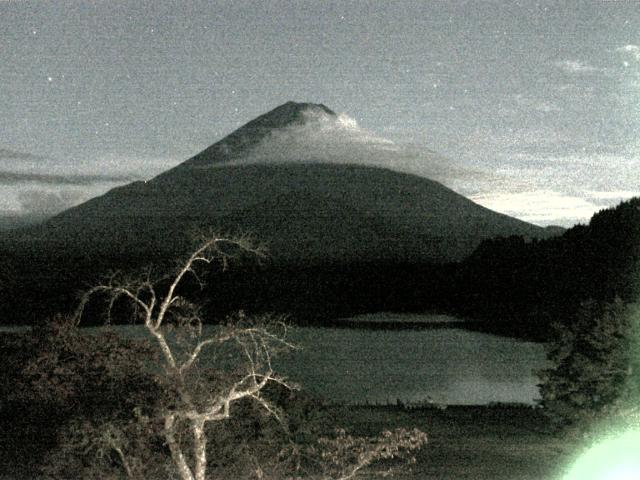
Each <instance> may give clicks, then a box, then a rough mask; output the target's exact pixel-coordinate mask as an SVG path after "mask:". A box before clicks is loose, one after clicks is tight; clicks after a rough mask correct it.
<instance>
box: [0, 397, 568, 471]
mask: <svg viewBox="0 0 640 480" xmlns="http://www.w3.org/2000/svg"><path fill="white" fill-rule="evenodd" d="M328 408H329V409H330V410H329V412H327V413H328V415H327V417H326V418H329V419H331V420H330V422H327V424H326V425H325V426H326V429H327V433H328V432H331V431H332V430H333V429H334V428H337V427H343V428H346V429H347V431H349V432H350V433H354V434H356V435H363V436H375V435H377V434H379V433H380V432H381V431H383V430H385V429H394V428H397V427H405V428H414V427H417V428H419V429H421V430H422V431H424V432H426V433H427V435H428V437H429V443H428V444H427V445H426V447H424V448H423V449H422V450H421V451H419V452H418V454H417V458H416V459H417V463H416V464H415V465H413V466H412V467H411V470H407V471H406V472H404V473H403V474H402V475H401V476H400V477H396V478H402V479H407V480H409V479H415V480H417V479H421V480H436V479H438V480H454V479H455V480H466V479H468V480H471V479H474V480H478V479H482V480H484V479H486V480H546V479H550V480H555V479H558V478H559V474H558V472H560V471H561V469H562V468H563V467H564V466H565V465H568V463H569V461H570V459H571V458H572V457H573V452H575V451H576V447H577V446H576V445H575V444H572V443H570V442H568V441H567V440H566V439H563V438H561V437H559V436H557V435H554V434H552V433H551V432H550V431H549V428H548V424H547V421H546V420H545V418H544V416H543V415H542V412H541V411H540V410H539V409H534V408H529V407H523V406H492V407H469V406H459V407H448V408H446V409H438V408H421V409H412V410H407V409H404V408H402V407H401V406H380V407H375V406H362V407H355V406H348V407H344V406H343V407H338V406H333V407H328ZM14 419H15V417H14ZM16 420H17V421H15V420H14V421H15V423H13V425H12V426H13V427H14V428H16V429H17V430H18V431H13V432H11V428H6V427H7V426H6V425H4V426H5V428H3V431H2V435H1V436H0V452H2V454H0V459H1V462H0V479H5V478H14V479H19V478H25V479H27V478H29V479H31V478H34V472H35V470H34V469H33V468H25V467H26V466H25V465H21V464H20V461H21V460H20V459H21V458H22V459H23V460H24V459H25V457H24V456H23V455H21V454H20V452H21V451H23V452H22V453H24V449H25V448H24V447H27V449H28V445H29V444H30V443H31V442H33V441H34V440H36V441H37V440H38V433H37V432H34V431H31V432H27V431H26V430H24V428H25V427H26V425H24V424H22V425H21V422H20V421H19V419H16ZM2 423H3V424H4V423H5V422H4V421H3V422H2ZM42 433H43V432H41V433H40V435H42ZM39 440H41V441H42V440H43V438H42V437H40V439H39ZM23 442H24V443H26V444H27V445H24V444H23ZM20 444H23V445H20ZM31 447H33V444H32V443H31ZM31 467H33V465H31Z"/></svg>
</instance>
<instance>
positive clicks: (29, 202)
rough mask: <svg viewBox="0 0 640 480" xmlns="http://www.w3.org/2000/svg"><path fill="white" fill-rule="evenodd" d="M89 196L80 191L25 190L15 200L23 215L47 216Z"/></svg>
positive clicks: (78, 202) (76, 203)
mask: <svg viewBox="0 0 640 480" xmlns="http://www.w3.org/2000/svg"><path fill="white" fill-rule="evenodd" d="M88 196H89V194H88V192H86V191H82V190H62V191H58V192H56V191H52V190H40V189H34V190H26V191H22V192H19V193H18V195H17V200H18V202H19V204H20V207H21V212H22V213H23V214H25V215H38V216H40V215H42V216H49V215H54V214H56V213H59V212H61V211H63V210H66V209H67V208H70V207H73V206H75V205H78V204H80V203H82V202H83V201H84V200H86V199H87V197H88Z"/></svg>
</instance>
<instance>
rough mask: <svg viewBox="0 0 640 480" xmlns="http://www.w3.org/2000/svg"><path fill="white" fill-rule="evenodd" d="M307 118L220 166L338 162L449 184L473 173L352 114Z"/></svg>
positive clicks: (310, 115)
mask: <svg viewBox="0 0 640 480" xmlns="http://www.w3.org/2000/svg"><path fill="white" fill-rule="evenodd" d="M304 114H305V117H306V118H305V121H304V122H302V123H300V124H296V125H291V126H288V127H286V128H282V129H277V130H274V131H272V132H271V133H270V134H269V135H268V136H266V137H265V138H264V139H262V140H261V141H260V142H259V143H258V144H257V145H255V146H254V147H253V148H252V150H251V151H250V152H249V153H248V154H247V155H246V156H244V157H243V158H241V159H237V160H234V161H232V162H227V163H224V164H220V165H218V166H219V167H224V166H225V165H238V164H253V163H267V164H269V163H305V162H306V163H312V162H322V163H335V164H355V165H369V166H376V167H382V168H388V169H392V170H396V171H399V172H404V173H412V174H415V175H421V176H425V177H428V178H431V179H434V180H437V181H440V182H443V183H445V184H450V182H451V181H452V179H454V178H457V177H461V176H468V175H473V172H472V171H471V170H470V169H465V168H464V167H463V166H462V165H461V164H458V163H457V162H455V161H452V160H450V159H445V158H443V157H441V156H439V155H437V154H436V153H434V152H431V151H429V150H427V149H425V148H419V147H413V146H408V145H398V144H396V143H394V142H392V141H391V140H388V139H385V138H383V137H380V136H378V135H376V134H374V133H372V132H370V131H368V130H366V129H364V128H361V127H360V126H359V125H358V123H357V121H356V120H355V119H353V118H351V117H349V116H348V115H345V114H340V115H337V116H332V115H328V114H325V113H321V112H316V111H308V112H304Z"/></svg>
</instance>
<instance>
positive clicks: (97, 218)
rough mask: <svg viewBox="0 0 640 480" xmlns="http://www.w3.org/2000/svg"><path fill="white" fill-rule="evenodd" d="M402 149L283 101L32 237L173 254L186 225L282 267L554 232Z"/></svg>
mask: <svg viewBox="0 0 640 480" xmlns="http://www.w3.org/2000/svg"><path fill="white" fill-rule="evenodd" d="M398 152H402V151H401V150H399V149H397V148H396V147H395V146H394V144H393V143H391V142H388V141H386V140H383V139H379V138H377V137H375V136H372V135H371V134H369V133H367V132H366V131H363V130H361V129H359V128H358V127H357V125H355V124H354V123H353V122H350V121H349V119H348V118H347V117H345V116H339V115H336V114H335V113H334V112H332V111H331V110H330V109H329V108H327V107H326V106H324V105H315V104H307V103H294V102H288V103H285V104H283V105H281V106H279V107H277V108H275V109H274V110H272V111H270V112H268V113H266V114H264V115H262V116H260V117H258V118H256V119H255V120H253V121H251V122H249V123H248V124H246V125H245V126H243V127H241V128H239V129H238V130H236V131H235V132H233V133H231V134H230V135H229V136H227V137H225V138H224V139H222V140H221V141H219V142H218V143H216V144H214V145H212V146H211V147H209V148H207V149H205V150H204V151H202V152H201V153H199V154H197V155H196V156H194V157H193V158H191V159H189V160H187V161H185V162H183V163H182V164H180V165H178V166H177V167H175V168H173V169H171V170H168V171H166V172H164V173H162V174H160V175H158V176H157V177H155V178H154V179H152V180H149V181H144V182H142V181H140V182H134V183H131V184H128V185H125V186H122V187H118V188H115V189H113V190H111V191H110V192H108V193H107V194H105V195H103V196H101V197H97V198H93V199H91V200H89V201H87V202H86V203H84V204H82V205H79V206H77V207H74V208H71V209H69V210H67V211H65V212H63V213H61V214H59V215H57V216H55V217H54V218H52V219H51V220H49V221H47V222H45V223H44V224H43V225H42V226H39V227H37V228H34V229H31V230H29V232H28V233H29V236H30V237H31V238H40V239H45V238H46V242H47V243H52V242H53V243H55V244H56V245H57V246H58V247H59V248H61V249H62V250H67V249H71V250H74V249H81V250H82V251H83V252H90V251H102V252H104V251H113V250H117V251H127V252H132V251H141V250H145V249H146V250H152V251H171V250H173V249H174V248H178V245H180V244H181V242H182V241H183V240H184V237H185V236H186V235H187V234H188V232H190V231H192V230H193V229H195V228H205V227H213V228H215V229H217V230H221V231H225V232H232V233H233V232H250V233H252V234H254V235H255V236H256V237H257V238H258V239H260V240H261V241H263V242H265V243H266V244H267V246H268V247H269V249H270V254H271V256H272V258H273V259H274V260H276V261H286V262H332V261H337V262H345V261H376V260H401V261H429V262H443V261H450V260H459V259H461V258H463V257H465V256H466V255H468V254H469V253H471V252H472V251H473V249H474V248H475V247H476V246H477V245H478V244H479V243H480V242H481V241H482V240H483V239H486V238H491V237H495V236H508V235H514V234H518V235H525V236H528V237H543V236H548V235H549V234H550V232H549V231H548V230H545V229H543V228H540V227H537V226H534V225H531V224H527V223H525V222H522V221H520V220H516V219H514V218H511V217H508V216H506V215H502V214H498V213H496V212H493V211H491V210H488V209H486V208H484V207H481V206H479V205H477V204H475V203H473V202H471V201H470V200H468V199H466V198H464V197H463V196H461V195H459V194H457V193H455V192H454V191H452V190H450V189H449V188H447V187H445V186H443V185H442V184H440V183H438V182H436V181H434V180H431V179H427V178H423V177H418V176H416V175H412V174H410V173H403V172H410V171H411V169H412V168H417V167H419V168H420V169H421V171H425V170H427V171H432V172H433V176H434V177H435V178H438V177H443V176H446V175H448V174H450V173H451V170H452V169H451V168H449V166H448V165H447V164H446V162H445V161H444V159H441V158H439V157H437V156H436V155H434V156H433V158H427V160H428V161H429V162H430V164H428V165H425V164H424V163H422V164H420V165H417V164H416V163H415V162H417V161H418V158H417V157H412V156H408V155H406V154H403V153H400V154H398ZM421 161H422V162H424V161H425V158H424V157H422V158H421ZM431 161H432V162H431ZM381 167H385V168H381ZM389 168H394V170H390V169H389Z"/></svg>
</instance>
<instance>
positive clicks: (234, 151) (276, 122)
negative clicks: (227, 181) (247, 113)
mask: <svg viewBox="0 0 640 480" xmlns="http://www.w3.org/2000/svg"><path fill="white" fill-rule="evenodd" d="M322 117H328V118H332V119H337V115H336V114H335V112H333V111H332V110H330V109H329V108H327V107H326V106H324V105H322V104H316V103H297V102H287V103H284V104H282V105H280V106H279V107H276V108H274V109H273V110H271V111H269V112H267V113H265V114H264V115H260V116H259V117H257V118H255V119H254V120H251V121H250V122H249V123H247V124H246V125H243V126H242V127H240V128H239V129H237V130H235V131H234V132H232V133H231V134H229V135H227V136H226V137H225V138H223V139H222V140H220V141H219V142H217V143H214V144H213V145H211V146H210V147H208V148H207V149H205V150H203V151H202V152H200V153H198V154H197V155H195V156H194V157H192V158H190V159H189V160H187V161H186V162H184V163H182V164H181V165H180V166H179V167H184V166H187V167H188V166H203V165H209V164H216V163H220V162H225V161H229V160H234V159H236V158H238V157H240V156H242V155H244V154H246V153H247V152H248V151H249V150H250V149H251V148H253V147H254V146H256V145H257V144H258V143H259V142H260V141H261V140H263V139H264V138H265V137H267V136H268V135H269V134H271V133H272V132H274V131H276V130H280V129H283V128H287V127H293V126H300V125H304V124H306V123H309V122H313V121H315V120H317V119H319V118H322Z"/></svg>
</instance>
